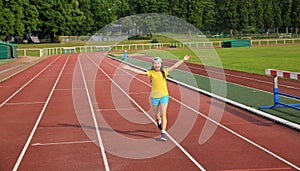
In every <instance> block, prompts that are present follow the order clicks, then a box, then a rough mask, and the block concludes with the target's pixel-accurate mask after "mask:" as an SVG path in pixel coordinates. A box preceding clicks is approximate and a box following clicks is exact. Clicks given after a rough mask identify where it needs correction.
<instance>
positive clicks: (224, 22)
mask: <svg viewBox="0 0 300 171" xmlns="http://www.w3.org/2000/svg"><path fill="white" fill-rule="evenodd" d="M216 5H217V8H218V9H217V11H218V18H217V19H218V24H219V26H220V27H221V28H223V29H224V28H225V29H229V30H230V34H231V35H232V34H233V31H234V30H236V29H237V25H238V13H237V0H219V1H217V4H216Z"/></svg>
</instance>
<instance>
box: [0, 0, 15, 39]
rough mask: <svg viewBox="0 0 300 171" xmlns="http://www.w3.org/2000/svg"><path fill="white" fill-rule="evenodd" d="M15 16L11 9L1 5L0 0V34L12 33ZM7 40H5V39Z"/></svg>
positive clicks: (7, 34)
mask: <svg viewBox="0 0 300 171" xmlns="http://www.w3.org/2000/svg"><path fill="white" fill-rule="evenodd" d="M14 26H15V18H14V14H13V13H12V11H11V10H10V9H9V8H7V7H6V6H4V5H3V1H2V0H0V34H1V35H4V36H5V37H6V36H9V35H14V34H15V32H14V29H13V27H14ZM5 41H7V40H5Z"/></svg>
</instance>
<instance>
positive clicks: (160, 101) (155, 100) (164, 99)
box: [151, 95, 169, 106]
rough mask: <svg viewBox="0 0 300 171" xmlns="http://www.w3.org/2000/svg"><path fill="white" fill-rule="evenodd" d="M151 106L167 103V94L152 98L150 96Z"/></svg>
mask: <svg viewBox="0 0 300 171" xmlns="http://www.w3.org/2000/svg"><path fill="white" fill-rule="evenodd" d="M151 103H152V106H158V105H159V104H168V103H169V96H168V95H167V96H163V97H160V98H153V97H151Z"/></svg>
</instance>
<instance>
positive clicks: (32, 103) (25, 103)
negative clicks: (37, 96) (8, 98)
mask: <svg viewBox="0 0 300 171" xmlns="http://www.w3.org/2000/svg"><path fill="white" fill-rule="evenodd" d="M44 103H45V102H19V103H6V105H35V104H44Z"/></svg>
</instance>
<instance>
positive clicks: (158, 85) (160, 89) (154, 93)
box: [146, 69, 169, 98]
mask: <svg viewBox="0 0 300 171" xmlns="http://www.w3.org/2000/svg"><path fill="white" fill-rule="evenodd" d="M164 71H165V76H166V77H167V75H168V74H169V73H168V70H167V69H164ZM146 75H147V76H148V77H150V78H151V80H152V90H151V97H153V98H160V97H163V96H167V95H168V94H169V93H168V88H167V80H166V79H165V78H164V77H163V75H162V72H161V71H155V70H149V71H147V73H146Z"/></svg>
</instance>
